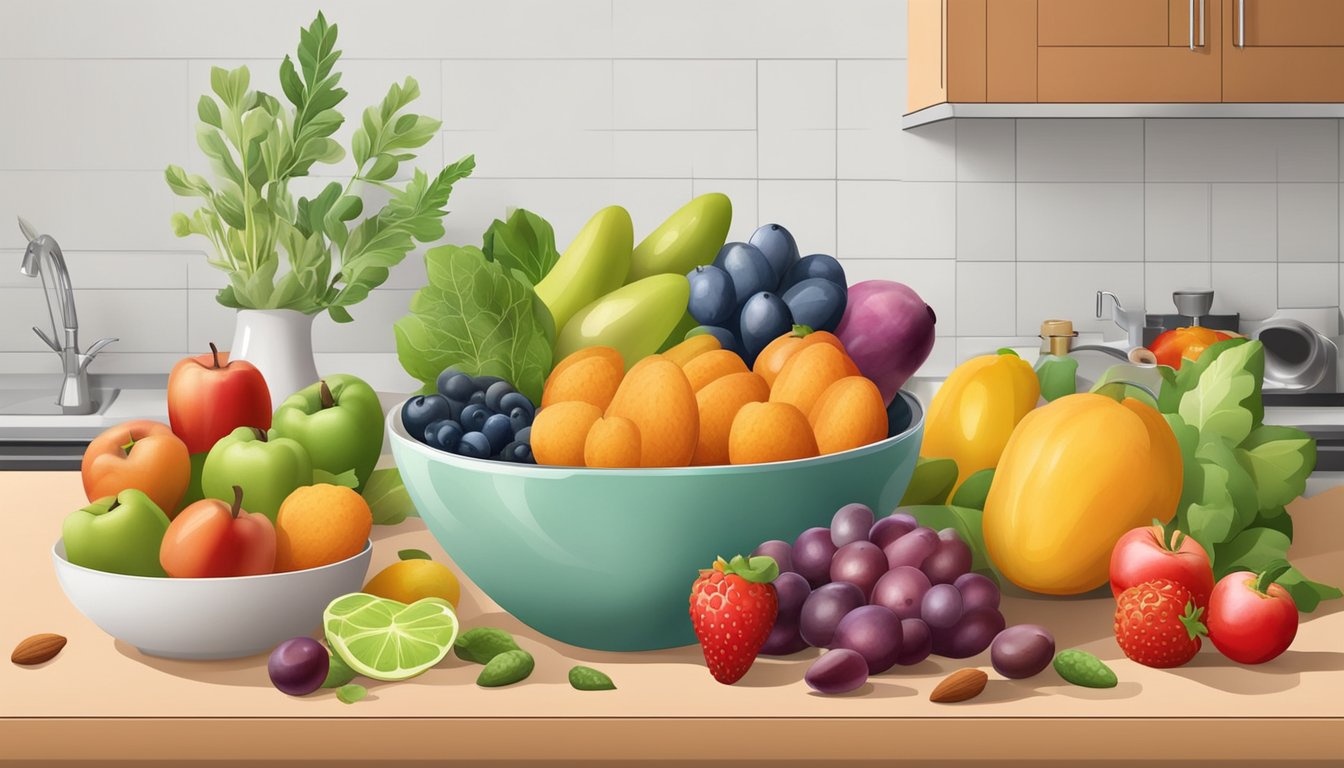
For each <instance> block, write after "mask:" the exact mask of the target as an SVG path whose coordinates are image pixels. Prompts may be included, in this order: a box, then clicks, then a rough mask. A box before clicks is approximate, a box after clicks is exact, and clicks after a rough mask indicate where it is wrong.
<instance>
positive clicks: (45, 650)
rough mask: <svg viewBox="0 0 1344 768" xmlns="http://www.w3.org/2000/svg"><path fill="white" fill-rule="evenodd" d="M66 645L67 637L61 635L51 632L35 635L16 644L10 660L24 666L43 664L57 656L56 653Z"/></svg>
mask: <svg viewBox="0 0 1344 768" xmlns="http://www.w3.org/2000/svg"><path fill="white" fill-rule="evenodd" d="M64 647H65V638H64V637H61V636H60V635H53V634H51V633H50V632H47V633H44V634H41V635H33V636H32V637H29V638H26V639H25V640H23V641H22V642H20V643H19V644H18V645H16V646H14V652H13V653H12V654H10V655H9V660H10V661H12V662H14V663H15V664H22V665H23V666H31V665H33V664H41V663H42V662H44V661H51V660H52V659H54V658H56V654H58V653H60V652H61V649H62V648H64Z"/></svg>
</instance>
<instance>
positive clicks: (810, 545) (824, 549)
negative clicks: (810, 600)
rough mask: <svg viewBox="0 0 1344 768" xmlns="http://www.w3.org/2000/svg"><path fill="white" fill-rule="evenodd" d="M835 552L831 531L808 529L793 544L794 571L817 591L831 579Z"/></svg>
mask: <svg viewBox="0 0 1344 768" xmlns="http://www.w3.org/2000/svg"><path fill="white" fill-rule="evenodd" d="M835 550H836V546H835V544H834V543H833V542H832V541H831V529H829V528H808V529H807V530H806V531H803V532H802V533H800V534H798V538H797V539H795V540H794V542H793V570H795V571H797V572H798V573H800V574H802V575H803V578H805V579H807V582H808V583H809V584H811V585H812V588H813V589H816V588H817V587H819V586H821V585H822V584H825V583H826V582H828V581H830V579H831V557H832V556H833V555H834V554H835Z"/></svg>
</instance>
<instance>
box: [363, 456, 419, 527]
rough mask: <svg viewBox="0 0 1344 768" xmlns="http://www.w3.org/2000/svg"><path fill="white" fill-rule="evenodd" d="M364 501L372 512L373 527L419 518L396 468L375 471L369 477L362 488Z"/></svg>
mask: <svg viewBox="0 0 1344 768" xmlns="http://www.w3.org/2000/svg"><path fill="white" fill-rule="evenodd" d="M364 501H366V502H368V504H369V510H370V511H371V512H373V523H374V525H396V524H397V523H400V522H401V521H403V520H405V519H406V518H408V517H418V516H419V513H418V512H416V509H415V504H413V503H411V496H410V494H408V493H407V492H406V486H405V485H404V484H403V483H402V481H401V472H400V471H398V470H397V468H396V467H387V468H385V469H375V470H374V471H373V474H371V475H369V482H368V483H366V484H365V486H364Z"/></svg>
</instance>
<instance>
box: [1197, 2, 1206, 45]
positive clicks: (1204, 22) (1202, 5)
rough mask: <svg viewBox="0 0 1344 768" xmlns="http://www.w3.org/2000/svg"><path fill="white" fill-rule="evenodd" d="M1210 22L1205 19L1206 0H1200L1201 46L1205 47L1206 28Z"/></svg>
mask: <svg viewBox="0 0 1344 768" xmlns="http://www.w3.org/2000/svg"><path fill="white" fill-rule="evenodd" d="M1207 26H1208V22H1206V21H1204V0H1199V47H1200V48H1203V47H1204V29H1205V27H1207Z"/></svg>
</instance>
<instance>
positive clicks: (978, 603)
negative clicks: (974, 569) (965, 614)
mask: <svg viewBox="0 0 1344 768" xmlns="http://www.w3.org/2000/svg"><path fill="white" fill-rule="evenodd" d="M952 585H953V586H955V587H956V588H957V591H958V592H960V593H961V605H962V609H963V610H967V611H969V610H971V609H973V608H993V609H995V610H998V607H999V586H998V585H997V584H995V583H994V582H993V581H991V580H990V579H989V578H987V577H985V576H982V575H980V574H978V573H963V574H962V575H960V576H958V577H957V580H956V581H954V582H952Z"/></svg>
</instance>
